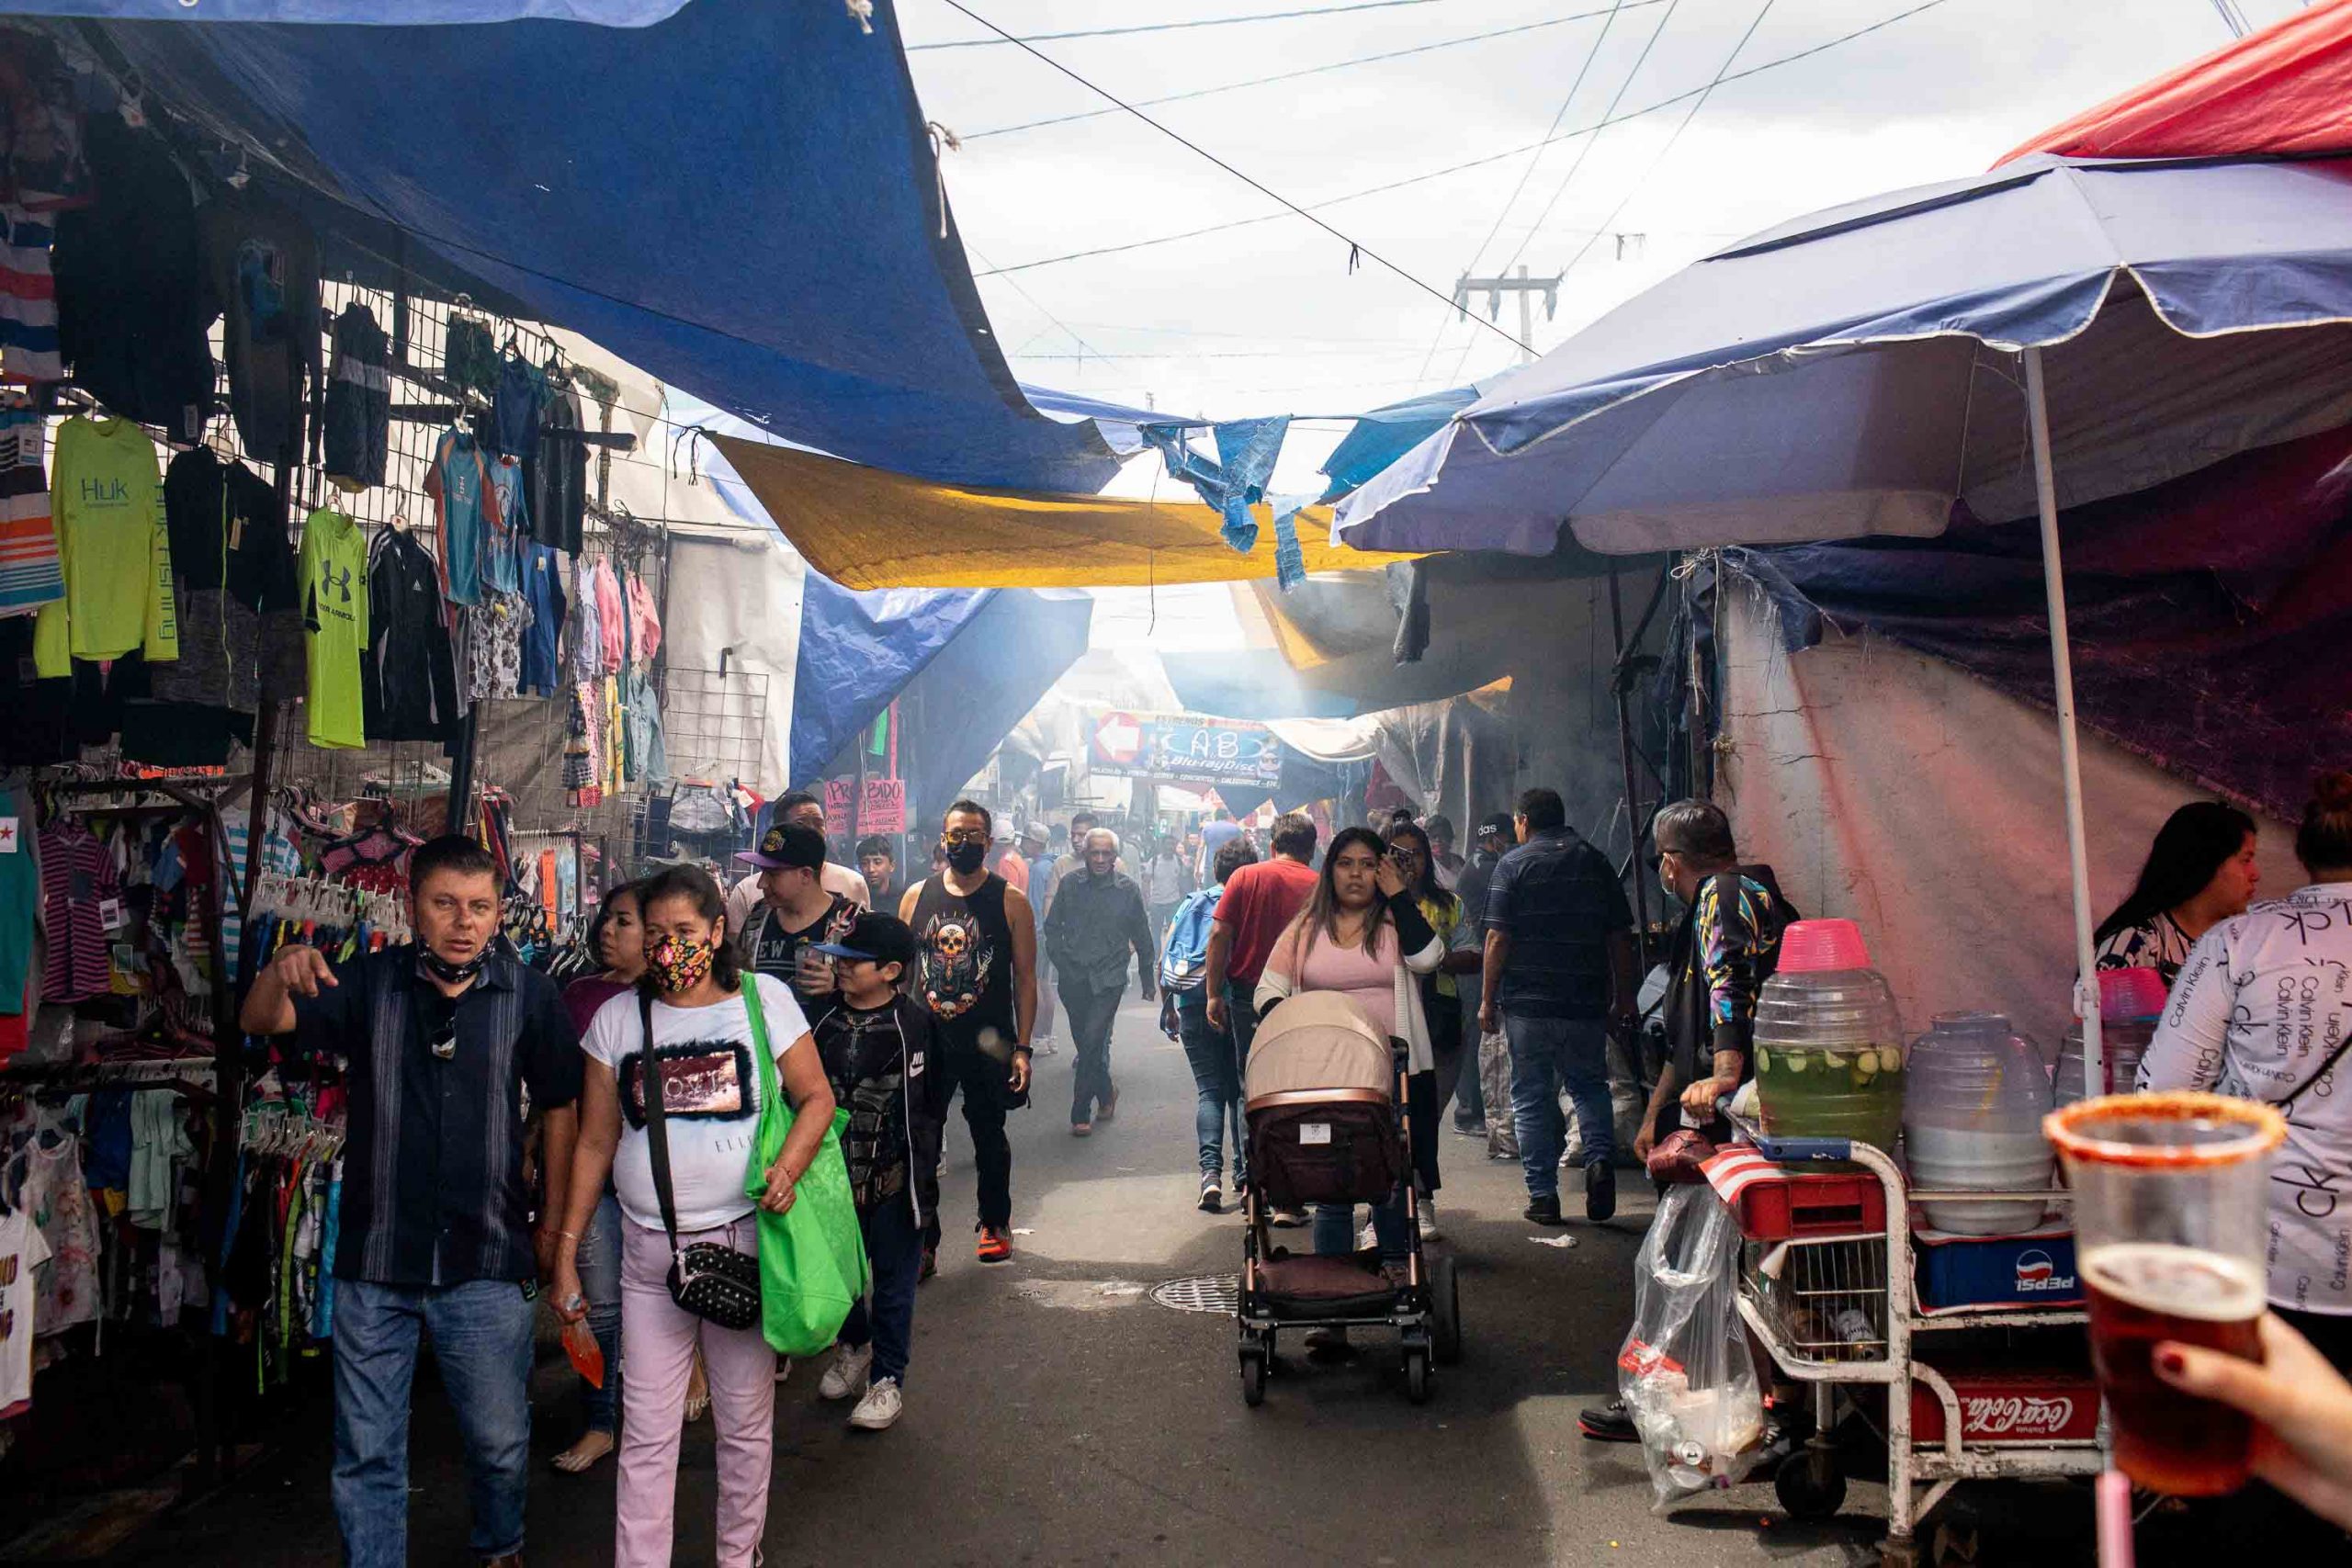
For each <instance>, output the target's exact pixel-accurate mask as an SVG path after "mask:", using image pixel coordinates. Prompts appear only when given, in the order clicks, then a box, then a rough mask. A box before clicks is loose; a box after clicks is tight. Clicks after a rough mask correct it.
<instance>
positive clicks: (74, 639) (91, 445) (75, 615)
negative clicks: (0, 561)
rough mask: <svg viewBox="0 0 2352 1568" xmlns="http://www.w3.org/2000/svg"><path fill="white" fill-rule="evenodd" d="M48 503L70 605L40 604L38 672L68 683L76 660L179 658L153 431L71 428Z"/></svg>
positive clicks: (112, 422) (79, 422)
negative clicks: (134, 653) (136, 655)
mask: <svg viewBox="0 0 2352 1568" xmlns="http://www.w3.org/2000/svg"><path fill="white" fill-rule="evenodd" d="M50 505H51V517H52V518H53V519H54V522H55V525H56V528H57V553H58V557H59V559H60V561H61V562H62V565H63V567H64V569H65V597H64V598H63V599H62V600H60V601H58V602H56V603H55V604H47V605H44V606H42V608H41V611H40V619H39V620H38V621H37V622H36V623H35V625H34V627H33V662H34V667H35V668H36V670H38V671H39V672H40V674H42V675H44V676H55V675H69V674H71V673H73V660H76V659H94V660H95V659H119V658H121V657H122V656H123V655H124V654H126V653H129V652H130V651H131V650H133V649H138V650H140V651H141V652H143V653H144V654H146V656H147V658H148V659H149V660H151V661H153V662H156V663H162V662H164V661H165V660H176V659H177V658H179V656H180V632H179V619H178V611H177V607H176V606H175V604H174V603H173V600H172V544H171V535H170V534H169V533H168V532H167V531H166V530H165V528H164V480H163V475H162V472H161V470H160V469H159V468H158V467H157V465H156V462H155V444H154V443H153V442H152V441H150V440H149V439H148V438H147V433H146V432H145V431H144V430H141V428H140V427H139V426H138V425H136V424H133V423H130V421H129V420H127V419H90V418H86V417H85V416H83V415H79V414H77V415H75V416H74V418H72V419H69V420H67V421H66V422H65V423H64V425H63V427H62V428H61V429H60V430H59V431H58V433H57V446H56V448H55V456H54V458H53V459H52V462H51V475H50Z"/></svg>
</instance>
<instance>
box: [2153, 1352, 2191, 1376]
mask: <svg viewBox="0 0 2352 1568" xmlns="http://www.w3.org/2000/svg"><path fill="white" fill-rule="evenodd" d="M2156 1367H2157V1370H2158V1371H2167V1372H2172V1373H2176V1374H2177V1373H2180V1372H2185V1371H2188V1357H2186V1356H2184V1355H2182V1354H2181V1353H2180V1352H2179V1351H2177V1350H2176V1349H2173V1348H2171V1347H2169V1346H2167V1347H2165V1348H2164V1349H2161V1350H2159V1351H2157V1352H2156Z"/></svg>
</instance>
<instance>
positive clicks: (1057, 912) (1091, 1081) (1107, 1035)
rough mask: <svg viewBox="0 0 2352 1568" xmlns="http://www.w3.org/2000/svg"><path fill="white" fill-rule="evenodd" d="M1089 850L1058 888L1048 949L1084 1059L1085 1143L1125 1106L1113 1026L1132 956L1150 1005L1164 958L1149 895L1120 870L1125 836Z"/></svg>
mask: <svg viewBox="0 0 2352 1568" xmlns="http://www.w3.org/2000/svg"><path fill="white" fill-rule="evenodd" d="M1081 849H1082V851H1083V854H1082V863H1081V869H1080V870H1079V871H1077V872H1075V873H1074V874H1070V875H1069V876H1065V877H1063V878H1062V880H1061V883H1060V886H1057V887H1056V888H1055V890H1054V907H1053V908H1052V909H1051V910H1049V911H1048V912H1047V913H1046V952H1047V953H1050V954H1051V955H1052V957H1053V961H1054V969H1055V972H1056V973H1057V975H1058V976H1060V991H1061V998H1062V1008H1063V1010H1064V1011H1065V1012H1067V1013H1068V1014H1069V1032H1070V1044H1071V1047H1072V1049H1074V1050H1075V1051H1076V1052H1077V1054H1078V1064H1077V1070H1076V1075H1075V1081H1074V1083H1073V1084H1072V1087H1071V1090H1070V1108H1069V1130H1070V1132H1071V1133H1072V1134H1076V1135H1077V1136H1079V1137H1081V1138H1082V1137H1085V1136H1086V1135H1087V1134H1090V1133H1091V1132H1093V1131H1094V1123H1095V1122H1097V1121H1098V1120H1099V1121H1103V1122H1108V1121H1109V1120H1111V1118H1112V1117H1113V1116H1114V1114H1116V1112H1117V1111H1118V1107H1119V1091H1118V1090H1117V1089H1114V1088H1113V1087H1112V1083H1111V1026H1112V1024H1113V1022H1114V1021H1115V1020H1116V1019H1117V1018H1118V1015H1119V998H1121V997H1123V996H1125V994H1126V989H1127V951H1128V949H1130V948H1133V949H1134V951H1135V956H1136V974H1137V976H1138V977H1139V978H1140V979H1141V981H1142V986H1143V999H1144V1000H1146V1001H1150V1000H1151V999H1152V998H1153V997H1154V995H1155V994H1156V992H1155V990H1154V988H1153V984H1152V973H1153V968H1154V965H1155V964H1156V962H1157V955H1156V950H1155V948H1154V944H1153V942H1152V940H1151V918H1150V916H1149V915H1148V914H1146V913H1145V911H1144V907H1143V892H1142V890H1141V889H1140V888H1138V887H1137V886H1136V884H1135V879H1134V878H1133V877H1130V876H1126V875H1124V874H1121V873H1120V871H1119V869H1118V862H1119V840H1118V835H1116V834H1114V833H1113V832H1112V831H1111V830H1110V829H1107V828H1097V829H1093V830H1092V831H1091V832H1090V833H1088V834H1087V835H1086V838H1085V840H1084V842H1083V844H1082V845H1081Z"/></svg>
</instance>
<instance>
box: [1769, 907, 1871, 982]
mask: <svg viewBox="0 0 2352 1568" xmlns="http://www.w3.org/2000/svg"><path fill="white" fill-rule="evenodd" d="M1870 966H1871V950H1870V949H1869V947H1868V946H1866V945H1864V943H1863V942H1862V928H1861V927H1860V926H1858V925H1856V924H1855V923H1854V922H1853V921H1851V920H1799V921H1798V922H1797V923H1796V924H1794V925H1792V926H1791V927H1790V928H1789V929H1788V930H1787V931H1782V932H1781V963H1780V966H1779V972H1780V973H1781V974H1783V975H1804V974H1819V973H1821V972H1823V971H1826V970H1831V969H1867V968H1869V967H1870Z"/></svg>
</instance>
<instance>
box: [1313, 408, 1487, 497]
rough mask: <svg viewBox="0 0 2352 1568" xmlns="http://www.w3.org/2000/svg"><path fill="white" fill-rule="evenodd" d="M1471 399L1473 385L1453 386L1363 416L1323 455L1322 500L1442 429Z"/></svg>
mask: <svg viewBox="0 0 2352 1568" xmlns="http://www.w3.org/2000/svg"><path fill="white" fill-rule="evenodd" d="M1477 400H1478V389H1477V388H1476V387H1455V388H1453V389H1450V390H1447V391H1442V392H1430V393H1426V394H1424V395H1423V396H1420V397H1418V398H1407V399H1406V400H1404V401H1403V402H1398V403H1389V404H1386V405H1385V406H1384V407H1381V408H1376V409H1374V410H1373V411H1372V412H1370V413H1367V414H1365V415H1363V417H1362V418H1360V419H1358V420H1357V421H1356V422H1355V423H1354V424H1352V425H1351V426H1349V427H1348V433H1347V434H1345V435H1342V436H1341V437H1340V444H1339V445H1338V446H1334V447H1332V448H1331V455H1330V456H1329V457H1326V458H1324V459H1323V468H1322V472H1323V476H1324V477H1325V478H1326V479H1329V480H1330V481H1331V482H1330V484H1329V486H1328V487H1326V488H1325V490H1324V491H1323V499H1324V500H1325V501H1326V502H1333V501H1337V500H1339V499H1340V497H1341V496H1343V495H1345V494H1347V493H1348V492H1349V491H1351V490H1353V489H1355V488H1356V486H1358V485H1360V484H1362V483H1363V482H1364V480H1366V479H1370V478H1372V476H1373V475H1374V474H1376V473H1378V472H1380V470H1381V469H1383V468H1386V467H1387V466H1388V465H1389V464H1391V463H1393V462H1395V461H1396V460H1397V458H1399V457H1403V456H1404V455H1405V454H1406V453H1408V452H1409V451H1411V450H1412V449H1413V448H1414V447H1416V446H1419V445H1420V444H1421V443H1422V442H1424V441H1426V440H1428V439H1429V438H1430V436H1432V435H1434V434H1437V433H1438V432H1439V431H1441V430H1442V429H1444V428H1445V426H1446V423H1447V422H1448V421H1449V420H1451V419H1453V416H1454V415H1455V414H1457V413H1460V412H1462V411H1463V410H1464V409H1466V408H1468V407H1469V406H1470V405H1471V404H1472V403H1475V402H1476V401H1477Z"/></svg>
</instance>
